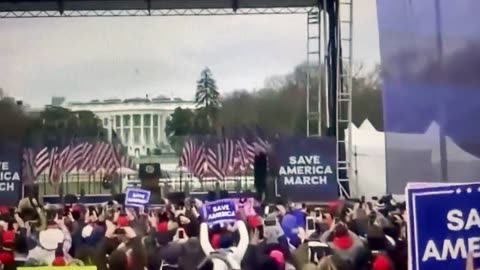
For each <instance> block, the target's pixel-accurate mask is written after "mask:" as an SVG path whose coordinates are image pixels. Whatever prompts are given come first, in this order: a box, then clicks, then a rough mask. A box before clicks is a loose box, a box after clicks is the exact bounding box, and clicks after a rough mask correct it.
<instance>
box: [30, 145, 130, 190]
mask: <svg viewBox="0 0 480 270" xmlns="http://www.w3.org/2000/svg"><path fill="white" fill-rule="evenodd" d="M124 167H126V168H130V169H133V168H134V163H133V160H132V159H131V158H130V157H129V156H128V155H124V154H122V145H121V144H114V143H110V142H105V141H96V142H81V143H71V144H68V145H65V146H63V147H60V146H50V147H47V146H45V147H41V148H39V149H38V150H37V151H35V150H34V149H33V148H31V147H28V148H24V149H23V155H22V169H23V178H24V181H29V182H33V181H35V180H36V179H37V178H38V177H39V176H40V175H44V177H45V178H46V179H48V181H49V182H51V183H55V182H59V181H60V179H61V177H62V175H64V174H69V173H72V172H74V171H76V172H77V173H78V172H80V171H82V172H84V173H96V172H99V171H101V172H103V174H104V175H105V176H108V175H112V174H113V173H114V172H116V171H117V170H118V169H119V168H124Z"/></svg>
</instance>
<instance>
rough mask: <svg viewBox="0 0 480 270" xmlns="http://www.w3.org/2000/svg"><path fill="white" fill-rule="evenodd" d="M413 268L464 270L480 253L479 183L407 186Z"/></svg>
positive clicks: (417, 269)
mask: <svg viewBox="0 0 480 270" xmlns="http://www.w3.org/2000/svg"><path fill="white" fill-rule="evenodd" d="M406 193H407V211H408V215H409V216H408V219H409V222H408V237H409V239H408V243H409V245H408V248H409V269H410V270H432V269H435V270H452V269H454V270H457V269H462V270H463V269H465V267H466V261H467V257H468V255H469V254H471V253H472V254H474V258H475V259H474V263H475V265H478V262H479V261H477V257H478V256H477V254H480V215H479V212H480V205H479V204H478V202H479V201H480V183H469V184H453V183H452V184H440V185H421V186H418V185H417V186H414V185H410V184H409V186H407V189H406Z"/></svg>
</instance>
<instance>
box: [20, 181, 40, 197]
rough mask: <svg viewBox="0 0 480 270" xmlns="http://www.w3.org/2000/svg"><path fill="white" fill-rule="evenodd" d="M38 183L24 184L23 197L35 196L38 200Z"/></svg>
mask: <svg viewBox="0 0 480 270" xmlns="http://www.w3.org/2000/svg"><path fill="white" fill-rule="evenodd" d="M38 194H39V191H38V184H36V185H24V186H23V197H24V198H35V199H36V200H37V201H38Z"/></svg>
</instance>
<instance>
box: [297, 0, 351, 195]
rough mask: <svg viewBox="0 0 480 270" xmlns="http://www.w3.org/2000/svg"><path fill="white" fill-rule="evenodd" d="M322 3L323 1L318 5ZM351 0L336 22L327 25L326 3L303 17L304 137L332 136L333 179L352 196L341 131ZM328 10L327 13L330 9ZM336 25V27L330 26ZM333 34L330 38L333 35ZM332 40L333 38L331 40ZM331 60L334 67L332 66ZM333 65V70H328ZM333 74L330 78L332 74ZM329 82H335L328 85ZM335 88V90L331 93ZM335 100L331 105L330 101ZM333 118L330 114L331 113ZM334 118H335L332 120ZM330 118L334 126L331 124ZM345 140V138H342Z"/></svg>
mask: <svg viewBox="0 0 480 270" xmlns="http://www.w3.org/2000/svg"><path fill="white" fill-rule="evenodd" d="M322 1H323V2H322ZM352 1H353V0H343V1H342V2H339V3H338V4H339V5H338V6H339V8H338V10H336V11H335V12H336V13H337V14H336V15H337V16H336V18H337V20H338V21H337V22H336V23H335V22H330V19H331V18H332V16H329V15H331V14H329V13H328V12H329V10H328V8H327V1H326V0H321V2H320V3H319V8H315V9H313V10H311V11H310V12H309V13H308V14H307V62H306V76H307V82H306V92H307V93H306V110H307V119H306V121H307V122H306V126H307V136H326V135H331V133H332V129H334V130H335V131H334V135H335V136H336V138H337V164H336V165H337V172H336V173H337V179H338V186H339V192H340V195H341V196H343V197H350V195H351V194H356V190H357V188H356V185H353V184H352V183H351V182H350V179H351V177H350V172H351V156H350V153H352V151H351V149H352V144H351V140H349V139H348V138H351V131H350V129H348V134H345V130H346V129H347V128H348V126H349V123H350V122H351V120H352V95H351V93H352V60H353V59H352V57H353V53H352V51H353V47H352V45H353V44H352V34H353V3H352ZM330 11H331V10H330ZM333 24H336V27H332V26H333ZM332 29H335V31H336V33H334V34H335V35H336V42H337V43H338V44H335V47H336V48H337V50H336V55H329V54H330V53H332V50H331V46H332V44H330V43H331V42H332V38H331V37H332V35H331V34H332V33H330V31H332ZM335 35H334V36H335ZM334 40H335V39H334ZM332 59H335V60H336V63H337V64H336V65H332V62H335V61H332ZM333 66H335V69H336V70H329V69H332V68H333ZM332 74H333V75H332ZM330 80H335V81H336V83H332V81H330ZM333 87H336V89H335V90H336V91H332V90H333V89H331V88H333ZM332 93H336V97H335V99H332V97H331V96H329V95H331V94H332ZM331 100H335V102H334V103H336V104H332V102H330V101H331ZM332 113H333V114H335V115H331V114H332ZM332 117H335V118H332ZM332 119H334V121H335V123H332ZM346 138H347V139H346Z"/></svg>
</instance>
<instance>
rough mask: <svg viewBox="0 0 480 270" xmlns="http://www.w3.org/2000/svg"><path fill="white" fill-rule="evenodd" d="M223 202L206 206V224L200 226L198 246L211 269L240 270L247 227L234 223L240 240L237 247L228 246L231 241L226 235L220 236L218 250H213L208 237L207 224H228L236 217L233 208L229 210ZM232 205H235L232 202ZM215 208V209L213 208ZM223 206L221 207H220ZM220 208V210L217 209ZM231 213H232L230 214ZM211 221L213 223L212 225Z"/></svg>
mask: <svg viewBox="0 0 480 270" xmlns="http://www.w3.org/2000/svg"><path fill="white" fill-rule="evenodd" d="M222 203H224V202H221V203H218V201H217V202H215V204H211V205H210V206H208V205H206V206H207V207H206V208H205V209H210V210H206V218H207V222H208V223H205V222H203V223H202V224H201V225H200V244H201V247H202V250H203V252H204V253H205V255H206V256H207V259H206V261H211V262H212V263H213V265H214V267H213V269H215V270H229V269H234V270H240V269H241V268H240V263H241V261H242V259H243V257H244V255H245V252H246V251H247V248H248V243H249V236H248V231H247V226H246V225H245V223H244V222H243V221H236V222H235V226H236V227H237V230H238V233H239V235H240V240H239V242H238V245H237V246H236V247H235V246H228V245H229V244H231V243H232V241H228V240H231V239H227V238H228V237H229V236H228V235H221V236H220V239H221V240H220V243H221V244H220V249H218V250H215V249H214V248H213V246H212V244H211V243H210V239H209V237H208V225H209V224H213V223H216V224H220V223H224V222H227V223H228V222H229V221H231V220H232V218H234V217H235V216H236V213H235V208H229V207H228V206H226V205H228V204H222ZM232 205H233V206H234V205H235V204H234V203H233V202H232ZM214 206H215V207H214ZM222 206H223V207H222ZM218 207H220V208H218ZM232 212H233V213H232ZM212 221H213V223H212Z"/></svg>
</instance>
